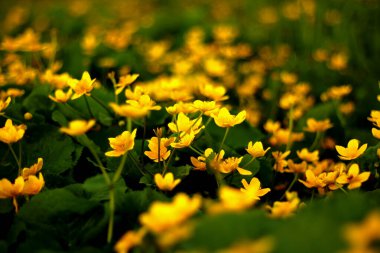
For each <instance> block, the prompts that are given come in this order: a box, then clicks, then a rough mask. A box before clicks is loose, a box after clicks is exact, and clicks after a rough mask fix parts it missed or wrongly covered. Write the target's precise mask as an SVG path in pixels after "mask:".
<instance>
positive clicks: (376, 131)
mask: <svg viewBox="0 0 380 253" xmlns="http://www.w3.org/2000/svg"><path fill="white" fill-rule="evenodd" d="M372 135H373V137H375V138H377V139H380V129H376V128H372Z"/></svg>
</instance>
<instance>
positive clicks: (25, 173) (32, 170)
mask: <svg viewBox="0 0 380 253" xmlns="http://www.w3.org/2000/svg"><path fill="white" fill-rule="evenodd" d="M43 164H44V160H43V159H42V158H38V160H37V163H35V164H33V165H32V166H30V167H29V168H23V169H22V172H21V175H22V177H23V178H24V179H27V178H28V177H29V176H31V175H36V174H37V172H39V171H40V170H41V169H42V166H43Z"/></svg>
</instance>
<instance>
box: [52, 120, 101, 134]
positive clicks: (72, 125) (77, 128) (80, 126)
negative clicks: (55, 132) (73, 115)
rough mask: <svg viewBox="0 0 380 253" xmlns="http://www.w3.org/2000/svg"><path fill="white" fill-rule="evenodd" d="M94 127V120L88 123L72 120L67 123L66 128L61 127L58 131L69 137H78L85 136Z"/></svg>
mask: <svg viewBox="0 0 380 253" xmlns="http://www.w3.org/2000/svg"><path fill="white" fill-rule="evenodd" d="M94 125H95V120H93V119H91V120H89V121H86V120H80V119H79V120H73V121H70V122H69V125H68V127H61V128H60V129H59V131H61V132H62V133H65V134H68V135H71V136H79V135H82V134H85V133H86V132H87V131H88V130H90V128H92V127H93V126H94Z"/></svg>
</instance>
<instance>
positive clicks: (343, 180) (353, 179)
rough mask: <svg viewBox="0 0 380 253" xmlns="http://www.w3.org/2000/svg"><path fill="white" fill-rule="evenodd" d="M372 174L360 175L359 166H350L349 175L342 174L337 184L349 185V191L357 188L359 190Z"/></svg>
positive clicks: (363, 173)
mask: <svg viewBox="0 0 380 253" xmlns="http://www.w3.org/2000/svg"><path fill="white" fill-rule="evenodd" d="M370 175H371V173H370V172H368V171H366V172H362V173H360V170H359V165H358V164H356V163H354V164H352V165H351V166H350V168H349V169H348V172H347V173H342V174H341V175H340V176H339V177H338V178H337V179H336V182H337V183H339V184H348V187H347V188H348V189H350V190H352V189H355V188H359V187H360V186H361V185H362V183H363V182H365V181H367V180H368V178H369V176H370Z"/></svg>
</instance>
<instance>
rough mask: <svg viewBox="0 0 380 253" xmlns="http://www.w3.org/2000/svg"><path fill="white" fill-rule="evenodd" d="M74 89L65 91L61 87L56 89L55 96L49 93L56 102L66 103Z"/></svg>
mask: <svg viewBox="0 0 380 253" xmlns="http://www.w3.org/2000/svg"><path fill="white" fill-rule="evenodd" d="M72 94H73V91H72V90H71V89H69V90H68V91H67V92H64V91H63V90H61V89H57V90H55V91H54V97H53V96H51V95H49V98H50V99H51V100H53V101H54V102H56V103H66V102H67V101H69V99H70V98H71V95H72Z"/></svg>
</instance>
